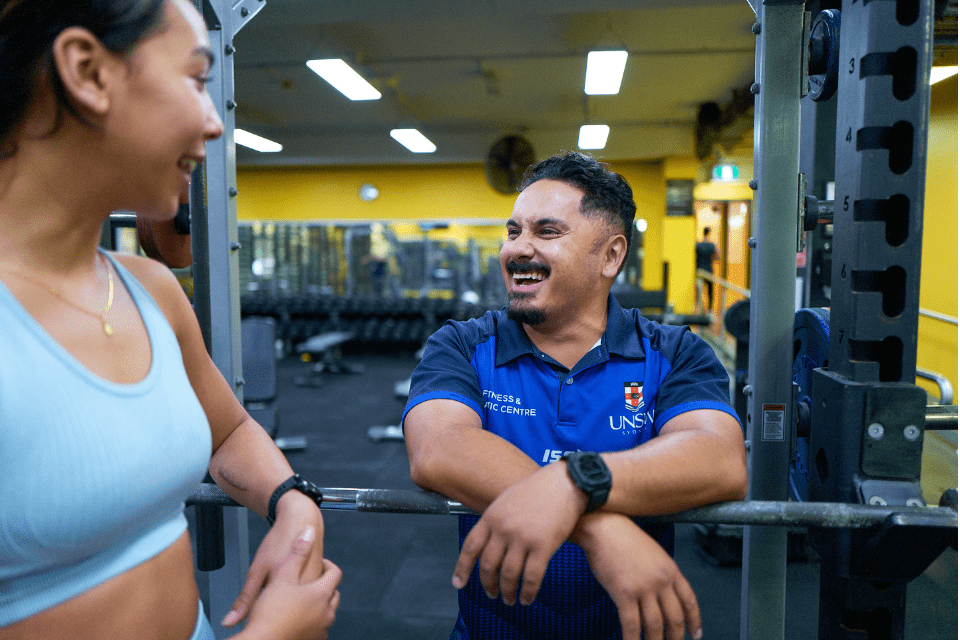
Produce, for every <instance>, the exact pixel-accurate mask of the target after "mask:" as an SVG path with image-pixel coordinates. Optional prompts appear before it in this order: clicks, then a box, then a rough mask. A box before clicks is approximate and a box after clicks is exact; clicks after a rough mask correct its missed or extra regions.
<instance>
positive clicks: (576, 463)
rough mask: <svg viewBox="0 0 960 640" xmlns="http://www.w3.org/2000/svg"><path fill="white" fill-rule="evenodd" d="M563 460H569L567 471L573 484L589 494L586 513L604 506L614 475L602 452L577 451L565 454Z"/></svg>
mask: <svg viewBox="0 0 960 640" xmlns="http://www.w3.org/2000/svg"><path fill="white" fill-rule="evenodd" d="M561 460H566V461H567V473H568V474H569V475H570V479H571V480H573V484H575V485H577V488H578V489H580V490H581V491H583V492H584V493H585V494H587V510H586V513H590V512H591V511H596V510H597V509H599V508H600V507H602V506H603V505H604V504H605V503H606V502H607V496H609V495H610V486H611V485H612V484H613V476H611V475H610V469H609V467H607V463H606V462H604V461H603V458H601V457H600V454H599V453H594V452H593V451H575V452H573V453H568V454H565V455H564V456H563V457H562V458H561Z"/></svg>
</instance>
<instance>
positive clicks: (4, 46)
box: [0, 0, 163, 160]
mask: <svg viewBox="0 0 960 640" xmlns="http://www.w3.org/2000/svg"><path fill="white" fill-rule="evenodd" d="M162 17H163V0H84V1H82V2H81V1H79V0H46V1H45V2H39V1H37V0H0V60H3V70H2V73H0V160H2V159H4V158H5V157H9V156H12V155H14V154H15V153H16V148H15V147H14V146H13V145H12V144H11V142H10V138H11V136H12V135H13V133H14V131H15V129H16V128H17V126H19V125H20V123H21V122H22V121H23V119H24V117H25V116H26V114H27V110H28V109H29V107H30V104H31V102H32V101H33V98H34V94H35V92H36V88H37V83H38V82H40V81H41V80H45V81H46V82H48V83H50V85H51V86H52V88H53V95H54V98H55V100H56V106H57V119H56V122H55V124H54V126H53V130H52V131H50V132H49V133H48V135H51V134H53V133H54V132H56V130H57V129H58V128H59V126H60V123H61V122H62V120H63V117H64V113H69V114H70V115H72V116H73V117H75V118H77V119H78V120H80V121H81V122H86V123H87V124H89V122H87V120H86V119H85V118H84V117H83V116H82V115H81V114H80V112H79V111H78V110H77V108H76V107H75V106H74V104H73V102H71V100H70V98H69V97H68V96H67V92H66V89H64V87H63V82H62V81H61V79H60V76H59V74H58V73H57V70H56V66H55V65H54V62H53V42H54V40H56V39H57V36H59V35H60V32H61V31H63V30H64V29H66V28H67V27H73V26H76V27H83V28H85V29H88V30H89V31H90V32H91V33H93V35H95V36H96V37H97V38H98V39H99V40H100V42H101V43H102V44H103V45H104V47H106V48H107V49H108V50H110V51H112V52H113V53H116V54H118V55H123V54H126V53H128V52H129V51H131V50H132V49H133V48H134V47H135V46H136V45H137V44H138V43H139V42H140V41H141V40H143V39H144V38H145V37H147V36H148V35H150V34H151V33H152V32H153V31H154V30H155V29H157V28H158V26H159V25H160V23H161V21H162Z"/></svg>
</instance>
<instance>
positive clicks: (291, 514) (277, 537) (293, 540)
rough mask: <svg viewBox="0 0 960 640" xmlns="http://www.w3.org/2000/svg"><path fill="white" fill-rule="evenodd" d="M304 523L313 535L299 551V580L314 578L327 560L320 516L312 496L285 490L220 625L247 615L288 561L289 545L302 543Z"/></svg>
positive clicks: (291, 546)
mask: <svg viewBox="0 0 960 640" xmlns="http://www.w3.org/2000/svg"><path fill="white" fill-rule="evenodd" d="M308 527H309V528H311V529H312V530H313V532H314V535H313V536H311V538H310V542H309V546H308V547H307V548H306V549H305V552H304V554H303V556H304V557H303V566H302V568H301V573H300V578H301V581H302V582H310V581H313V580H316V579H317V578H319V577H320V576H321V575H322V574H323V573H324V570H325V567H326V566H327V564H329V563H325V562H324V559H323V517H322V516H321V515H320V509H319V508H318V507H317V505H316V503H314V501H313V500H311V499H310V498H308V497H307V496H305V495H303V494H302V493H300V492H299V491H288V492H287V493H285V494H284V495H283V496H282V497H281V498H280V500H279V501H277V519H276V522H274V524H273V527H271V529H270V531H269V532H268V533H267V535H266V537H264V539H263V542H262V543H261V544H260V547H259V548H258V549H257V553H256V555H255V556H254V558H253V562H252V563H251V564H250V570H249V571H248V572H247V579H246V581H245V582H244V585H243V589H241V591H240V595H239V596H237V599H236V600H235V601H234V603H233V606H232V607H231V608H230V612H229V613H227V615H226V616H225V617H224V618H223V622H222V624H223V626H225V627H232V626H234V625H236V624H237V623H238V622H240V621H241V620H243V619H244V618H246V617H247V614H248V613H249V612H250V611H251V609H252V608H253V607H254V606H256V603H257V601H258V600H259V599H260V598H262V597H263V594H264V593H265V589H269V588H270V584H271V582H272V580H273V578H274V574H275V573H276V572H277V571H278V570H279V569H280V567H281V566H283V565H284V563H285V562H288V559H289V556H290V549H291V548H294V547H296V548H299V547H301V546H303V543H302V540H301V538H298V536H299V535H300V534H301V533H303V531H304V530H306V529H307V528H308ZM331 566H332V565H331ZM338 571H339V570H338ZM337 582H339V578H338V579H337Z"/></svg>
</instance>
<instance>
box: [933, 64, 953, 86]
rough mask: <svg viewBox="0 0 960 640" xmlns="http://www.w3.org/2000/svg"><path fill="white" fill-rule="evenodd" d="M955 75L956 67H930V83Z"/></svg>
mask: <svg viewBox="0 0 960 640" xmlns="http://www.w3.org/2000/svg"><path fill="white" fill-rule="evenodd" d="M955 75H957V68H956V67H933V68H931V69H930V84H934V83H936V82H940V81H941V80H946V79H947V78H949V77H950V76H955Z"/></svg>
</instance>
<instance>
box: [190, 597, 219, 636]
mask: <svg viewBox="0 0 960 640" xmlns="http://www.w3.org/2000/svg"><path fill="white" fill-rule="evenodd" d="M190 640H214V637H213V627H211V626H210V622H209V621H208V620H207V615H206V614H205V613H204V612H203V603H202V602H200V601H198V602H197V626H196V628H194V630H193V635H192V636H190Z"/></svg>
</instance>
